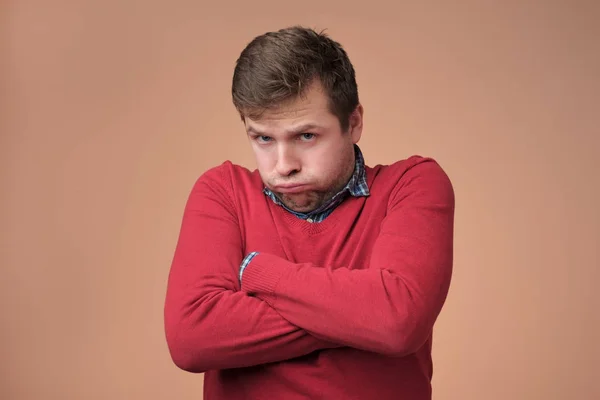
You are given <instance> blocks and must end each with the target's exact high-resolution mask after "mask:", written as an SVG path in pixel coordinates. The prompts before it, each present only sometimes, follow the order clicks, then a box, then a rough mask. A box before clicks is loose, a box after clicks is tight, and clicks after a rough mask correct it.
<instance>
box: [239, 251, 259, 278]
mask: <svg viewBox="0 0 600 400" xmlns="http://www.w3.org/2000/svg"><path fill="white" fill-rule="evenodd" d="M257 255H258V252H257V251H253V252H251V253H249V254H248V255H247V256H246V257H244V260H243V261H242V264H241V265H240V272H239V276H238V278H239V280H240V285H241V284H242V275H243V274H244V270H245V269H246V268H247V267H248V265H249V264H250V261H252V259H253V258H254V257H256V256H257Z"/></svg>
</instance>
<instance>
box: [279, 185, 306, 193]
mask: <svg viewBox="0 0 600 400" xmlns="http://www.w3.org/2000/svg"><path fill="white" fill-rule="evenodd" d="M273 189H274V190H275V191H277V192H279V193H286V194H287V193H300V192H303V191H305V190H306V185H302V184H296V185H279V186H275V187H274V188H273Z"/></svg>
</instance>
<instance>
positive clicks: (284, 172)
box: [244, 82, 362, 212]
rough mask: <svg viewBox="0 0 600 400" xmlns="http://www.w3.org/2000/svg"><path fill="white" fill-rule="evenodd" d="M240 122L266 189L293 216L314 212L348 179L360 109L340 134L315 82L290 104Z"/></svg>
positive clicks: (350, 172)
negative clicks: (242, 122)
mask: <svg viewBox="0 0 600 400" xmlns="http://www.w3.org/2000/svg"><path fill="white" fill-rule="evenodd" d="M244 123H245V125H246V130H247V132H248V137H249V139H250V143H251V145H252V149H253V151H254V155H255V157H256V162H257V164H258V170H259V172H260V176H261V178H262V180H263V182H264V184H265V186H266V187H268V188H269V189H270V190H271V191H273V192H274V193H275V194H276V195H277V197H278V198H279V199H280V200H281V201H282V202H283V203H284V204H285V205H286V206H287V207H288V208H290V209H292V210H294V211H298V212H309V211H313V210H315V209H317V208H318V207H319V206H320V205H322V204H323V203H324V202H326V201H327V200H329V199H330V198H331V197H333V196H334V195H335V194H336V193H337V192H338V191H339V190H340V189H342V188H343V187H344V185H345V184H346V183H347V182H348V179H350V177H351V176H352V172H353V171H354V147H353V145H354V144H355V143H357V142H358V140H359V139H360V136H361V133H362V106H359V107H357V109H356V111H355V112H354V113H353V114H352V116H351V118H350V127H349V128H348V132H343V131H342V129H341V127H340V123H339V120H338V119H337V117H336V116H335V115H333V114H332V113H331V112H330V111H329V107H328V98H327V96H326V94H325V93H324V92H323V91H322V89H321V86H320V84H319V83H318V82H317V83H315V84H313V85H311V86H310V87H309V88H308V89H307V90H306V92H305V93H304V94H303V95H302V96H300V97H299V98H297V99H295V100H294V101H290V102H288V103H285V104H282V105H280V106H279V107H278V108H276V109H273V110H269V111H267V112H265V113H263V114H262V115H261V117H260V119H258V120H251V119H249V118H245V122H244Z"/></svg>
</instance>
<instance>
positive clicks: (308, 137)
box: [300, 133, 315, 141]
mask: <svg viewBox="0 0 600 400" xmlns="http://www.w3.org/2000/svg"><path fill="white" fill-rule="evenodd" d="M300 137H301V138H302V140H305V141H308V140H312V139H314V138H315V134H314V133H303V134H302V135H301V136H300Z"/></svg>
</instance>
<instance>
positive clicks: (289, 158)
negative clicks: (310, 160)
mask: <svg viewBox="0 0 600 400" xmlns="http://www.w3.org/2000/svg"><path fill="white" fill-rule="evenodd" d="M275 171H276V172H277V173H278V174H279V175H280V176H290V175H293V174H294V173H296V172H299V171H300V159H299V158H298V157H297V156H296V154H294V151H293V149H291V148H290V147H289V146H280V148H279V149H278V152H277V163H276V164H275Z"/></svg>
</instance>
